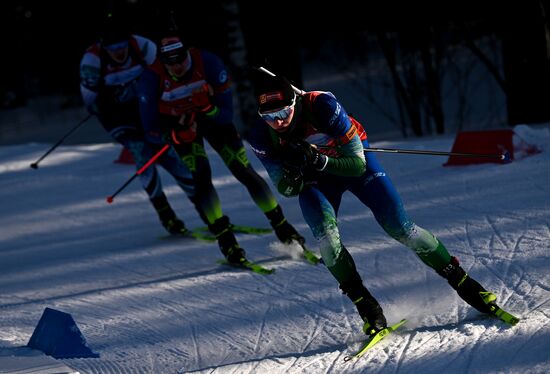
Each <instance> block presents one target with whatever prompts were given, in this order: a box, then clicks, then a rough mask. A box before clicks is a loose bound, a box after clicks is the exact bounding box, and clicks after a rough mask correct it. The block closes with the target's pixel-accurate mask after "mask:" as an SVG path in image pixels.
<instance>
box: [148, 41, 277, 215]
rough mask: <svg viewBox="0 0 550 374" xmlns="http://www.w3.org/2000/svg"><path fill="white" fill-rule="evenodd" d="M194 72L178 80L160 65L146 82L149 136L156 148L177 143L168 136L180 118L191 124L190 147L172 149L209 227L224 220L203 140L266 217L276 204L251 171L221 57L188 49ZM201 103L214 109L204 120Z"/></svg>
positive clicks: (181, 144)
mask: <svg viewBox="0 0 550 374" xmlns="http://www.w3.org/2000/svg"><path fill="white" fill-rule="evenodd" d="M188 53H189V56H190V61H191V64H192V65H191V67H190V69H189V70H188V71H187V72H186V73H185V74H184V75H183V76H182V77H181V78H180V79H178V78H176V77H174V76H171V75H170V74H169V73H168V71H167V70H166V68H165V67H164V65H163V64H162V62H161V61H160V60H157V62H155V64H153V65H152V66H151V67H149V68H148V69H147V70H146V71H145V72H144V73H143V76H142V79H141V80H140V85H139V95H140V112H141V118H142V122H143V126H144V129H145V132H146V136H147V137H148V139H150V140H151V141H152V142H156V143H166V142H171V143H173V141H172V140H171V139H170V133H171V132H172V131H177V130H178V129H179V128H181V126H182V124H181V123H180V120H181V118H182V116H190V117H192V118H193V120H194V121H193V127H192V128H191V129H190V130H189V131H192V132H193V134H192V136H191V138H190V140H189V141H181V142H178V143H179V144H176V145H174V147H175V149H176V151H177V152H178V154H179V156H180V157H181V159H182V160H183V161H184V162H185V163H186V165H187V166H188V168H189V169H190V170H191V173H192V175H193V178H194V180H195V182H196V190H197V196H196V197H197V201H200V203H201V204H202V206H203V207H204V212H205V214H206V218H207V220H208V222H209V224H212V223H214V222H215V221H216V220H217V219H219V218H220V217H222V215H223V214H222V210H221V204H220V201H219V197H218V195H217V193H216V190H215V189H214V186H213V185H212V171H211V167H210V164H209V161H208V157H207V154H206V151H205V147H204V139H206V140H207V141H208V143H209V144H210V145H211V146H212V148H214V150H216V152H217V153H218V154H219V155H220V156H221V158H222V159H223V161H224V163H225V164H226V166H227V167H228V168H229V170H230V171H231V173H232V174H233V175H234V176H235V178H237V180H239V182H241V183H242V184H243V185H244V186H245V187H246V188H247V190H248V192H249V194H250V196H251V197H252V199H253V200H254V202H255V203H256V205H257V206H258V207H259V208H260V209H261V211H262V212H263V213H268V212H270V211H273V210H274V209H275V208H277V207H278V203H277V201H276V199H275V197H274V195H273V193H272V192H271V190H270V188H269V186H268V185H267V183H266V182H265V181H264V180H263V179H262V178H261V177H260V176H259V175H258V174H257V173H256V171H255V170H254V169H253V168H252V166H251V165H250V162H249V160H248V158H247V155H246V151H245V148H244V146H243V142H242V140H241V137H240V135H239V133H238V132H237V130H236V128H235V126H234V124H233V122H232V120H233V101H232V96H233V93H232V89H231V81H230V78H229V76H228V73H227V70H226V68H225V66H224V64H223V62H222V61H221V59H220V58H219V57H217V56H216V55H214V54H213V53H211V52H208V51H204V50H199V49H196V48H189V50H188ZM197 99H198V100H199V101H202V102H209V103H211V104H213V106H214V108H215V109H214V110H213V112H212V113H208V114H205V113H203V112H201V111H200V110H199V108H197V106H196V105H195V104H194V103H195V102H196V101H197Z"/></svg>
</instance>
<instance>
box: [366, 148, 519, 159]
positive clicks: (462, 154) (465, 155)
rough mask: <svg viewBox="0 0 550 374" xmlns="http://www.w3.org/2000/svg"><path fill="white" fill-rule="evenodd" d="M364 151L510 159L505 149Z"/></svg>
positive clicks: (388, 149)
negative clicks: (476, 150) (487, 151)
mask: <svg viewBox="0 0 550 374" xmlns="http://www.w3.org/2000/svg"><path fill="white" fill-rule="evenodd" d="M363 151H364V152H385V153H409V154H415V155H432V156H456V157H482V158H496V159H498V160H501V161H505V162H508V161H511V159H510V153H508V152H507V151H506V152H504V153H503V154H487V153H460V152H440V151H417V150H413V149H394V148H364V149H363Z"/></svg>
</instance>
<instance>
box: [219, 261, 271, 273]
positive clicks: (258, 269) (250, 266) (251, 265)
mask: <svg viewBox="0 0 550 374" xmlns="http://www.w3.org/2000/svg"><path fill="white" fill-rule="evenodd" d="M217 263H218V264H220V265H225V266H231V267H234V268H237V269H245V270H251V271H253V272H254V273H257V274H262V275H267V274H272V273H274V272H275V269H268V268H266V267H263V266H262V265H260V264H257V263H255V262H253V261H249V260H245V261H243V262H241V263H240V264H235V263H233V262H229V261H227V260H225V259H223V260H218V261H217Z"/></svg>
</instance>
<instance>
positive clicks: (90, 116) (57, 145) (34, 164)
mask: <svg viewBox="0 0 550 374" xmlns="http://www.w3.org/2000/svg"><path fill="white" fill-rule="evenodd" d="M90 118H92V114H88V116H86V118H84V119H83V120H82V121H80V122H79V123H77V124H76V126H75V127H73V128H72V129H70V130H69V131H68V132H67V133H66V134H65V135H63V137H62V138H61V139H59V140H58V142H57V143H55V144H54V145H53V147H51V148H50V149H48V151H47V152H46V153H44V155H42V157H40V158H39V159H38V160H37V161H36V162H33V163H32V164H31V168H33V169H38V163H39V162H40V161H42V160H43V159H44V158H46V156H47V155H49V154H50V153H51V152H52V151H53V150H54V149H56V148H57V147H59V145H60V144H61V143H63V141H64V140H65V139H66V138H67V137H68V136H69V135H71V134H72V133H73V132H75V131H76V129H78V128H79V127H80V126H82V125H83V124H84V123H85V122H86V121H88V120H89V119H90Z"/></svg>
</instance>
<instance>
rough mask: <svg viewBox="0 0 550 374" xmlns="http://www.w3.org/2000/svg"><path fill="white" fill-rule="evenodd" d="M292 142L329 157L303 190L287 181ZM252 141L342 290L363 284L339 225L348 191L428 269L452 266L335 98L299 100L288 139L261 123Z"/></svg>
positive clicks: (316, 95)
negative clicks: (355, 282)
mask: <svg viewBox="0 0 550 374" xmlns="http://www.w3.org/2000/svg"><path fill="white" fill-rule="evenodd" d="M292 139H302V140H306V141H307V142H308V143H310V144H313V145H315V146H317V149H318V150H319V152H320V153H322V154H325V155H327V156H329V162H328V164H327V166H326V168H325V169H324V170H323V171H315V170H309V171H307V172H306V173H305V174H304V175H303V180H302V181H301V183H299V184H298V185H289V184H288V183H286V181H285V178H284V175H283V174H284V173H285V170H284V165H283V159H284V155H283V152H285V151H286V148H285V147H286V146H287V145H288V143H289V141H291V140H292ZM249 141H250V144H251V146H252V149H253V152H254V153H255V154H256V156H257V157H258V158H259V159H260V161H261V162H262V164H263V165H264V167H265V169H266V170H267V172H268V174H269V176H270V178H271V180H272V181H273V183H274V185H275V186H276V187H277V189H278V191H279V192H280V193H281V194H282V195H285V196H287V197H290V196H296V195H297V196H298V198H299V204H300V208H301V210H302V214H303V216H304V219H305V221H306V222H307V224H308V225H309V227H310V229H311V231H312V233H313V235H314V237H315V238H316V239H317V240H318V241H319V245H320V252H321V255H322V258H323V261H324V263H325V264H326V266H327V267H328V269H329V270H330V272H331V273H332V275H333V276H334V277H335V278H336V279H337V280H338V282H339V283H340V285H342V284H345V283H346V282H352V281H353V280H354V279H359V278H358V275H357V270H356V269H355V264H354V262H353V259H352V257H351V255H350V254H349V252H348V251H347V249H346V248H345V247H344V246H343V244H342V242H341V239H340V233H339V230H338V225H337V214H338V209H339V206H340V202H341V199H342V195H343V194H344V192H346V191H349V192H351V193H352V194H353V195H355V196H356V197H357V198H358V199H359V200H360V201H361V202H362V203H363V204H364V205H365V206H367V207H368V208H369V209H370V210H371V211H372V213H373V215H374V217H375V219H376V221H377V222H378V224H379V225H380V226H381V227H382V228H383V229H384V231H385V232H386V233H387V234H388V235H390V236H391V237H392V238H394V239H396V240H398V241H399V242H401V243H403V244H404V245H406V246H407V247H409V248H411V249H412V250H414V251H415V252H416V254H417V255H418V256H419V257H420V259H421V260H422V261H423V262H424V263H426V264H427V265H428V266H430V267H432V268H433V269H435V270H436V271H440V270H441V269H443V268H444V267H445V266H446V265H447V264H449V262H450V259H451V257H450V255H449V253H448V252H447V250H446V249H445V247H444V246H443V244H441V242H440V241H439V240H438V239H437V238H436V237H435V236H434V235H433V234H431V233H430V232H428V231H426V230H425V229H423V228H421V227H419V226H417V225H416V224H415V223H414V222H413V221H412V220H411V219H410V217H409V216H408V215H407V213H406V212H405V209H404V208H403V204H402V202H401V199H400V197H399V194H398V193H397V191H396V189H395V187H394V186H393V184H392V182H391V180H390V177H389V176H388V175H387V174H386V172H385V171H384V169H383V168H382V166H381V165H380V163H379V162H378V161H377V159H376V157H375V155H374V153H372V152H366V153H365V152H364V151H363V149H364V148H368V147H369V143H368V141H367V135H366V132H365V130H364V129H363V126H362V125H361V124H360V123H359V122H358V121H356V120H355V119H354V118H352V117H350V116H349V115H348V114H347V113H346V111H345V110H344V108H343V107H342V106H341V105H340V103H339V102H338V101H337V100H336V98H335V97H334V96H333V95H332V94H331V93H330V92H321V91H312V92H307V93H305V94H304V95H302V96H298V98H297V101H296V106H295V114H294V117H293V119H292V122H291V123H290V128H289V130H288V131H287V132H285V134H284V136H283V134H278V133H277V132H275V131H274V130H273V129H272V128H271V127H270V126H269V125H268V124H267V123H266V122H265V121H264V120H263V119H261V118H260V117H258V123H257V124H255V126H253V127H252V129H251V134H250V138H249Z"/></svg>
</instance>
